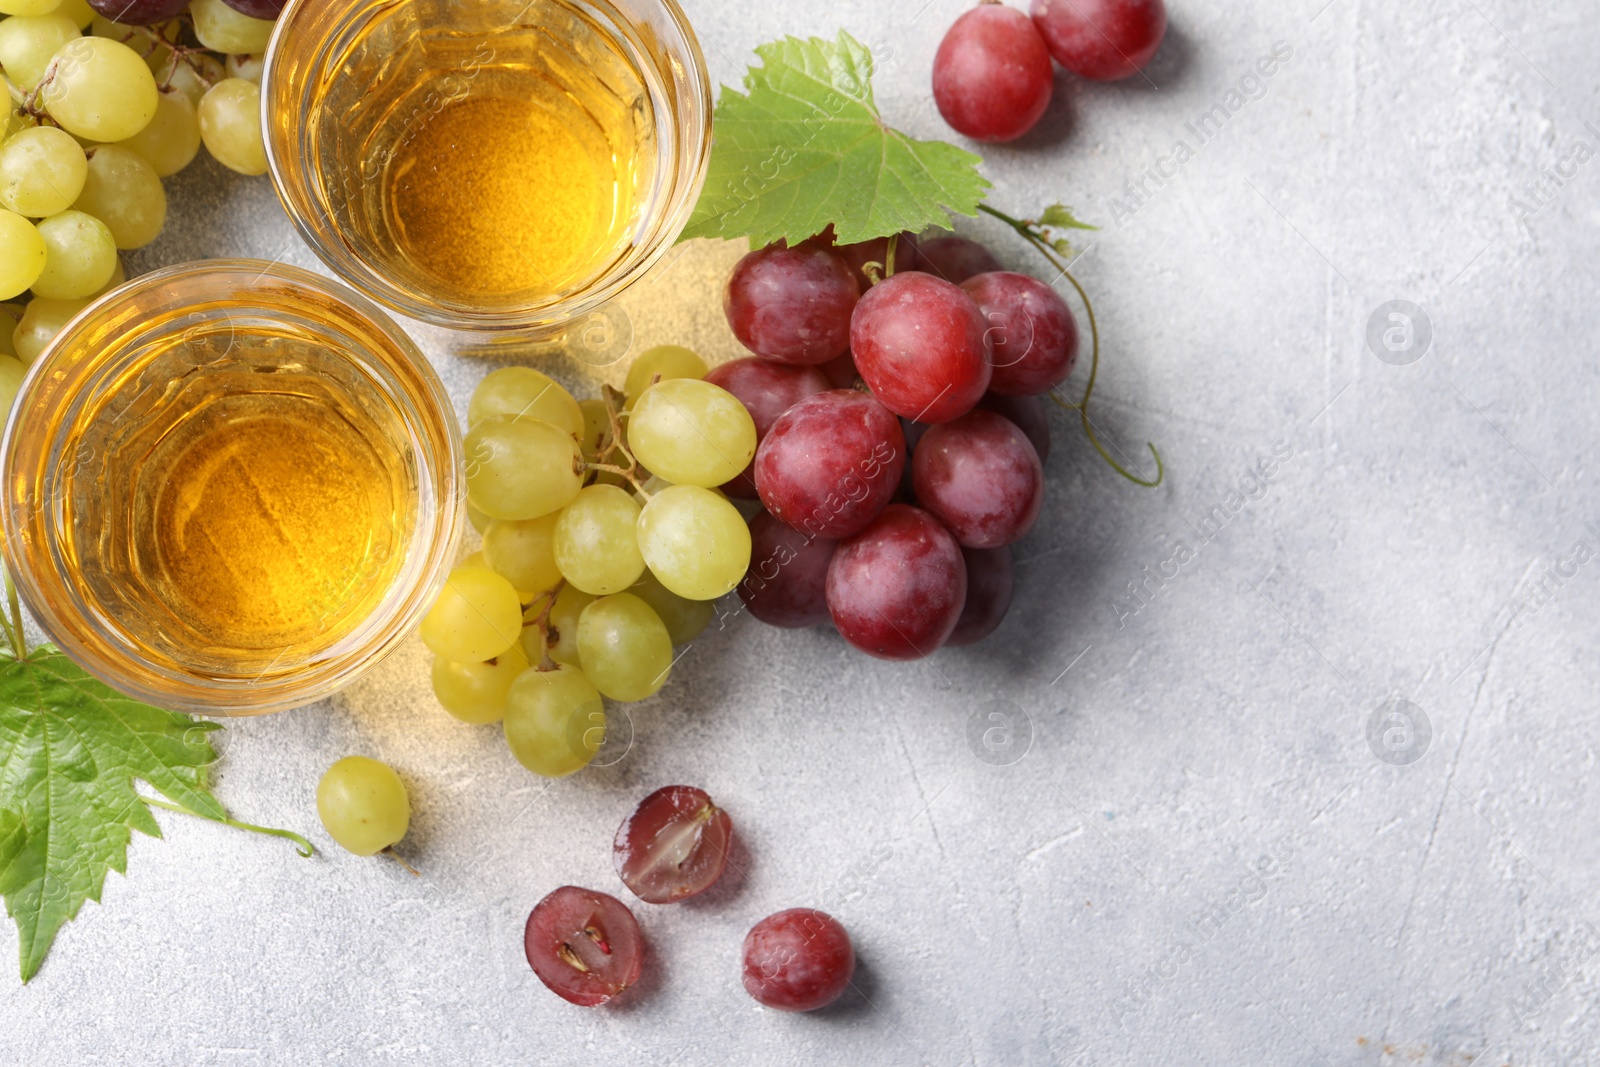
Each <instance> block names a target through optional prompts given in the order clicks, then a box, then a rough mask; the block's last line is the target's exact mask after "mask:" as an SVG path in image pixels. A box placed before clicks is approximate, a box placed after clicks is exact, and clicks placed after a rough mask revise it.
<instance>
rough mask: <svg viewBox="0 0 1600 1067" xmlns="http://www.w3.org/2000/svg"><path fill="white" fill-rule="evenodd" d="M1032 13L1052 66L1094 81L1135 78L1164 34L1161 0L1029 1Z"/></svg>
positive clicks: (1165, 23)
mask: <svg viewBox="0 0 1600 1067" xmlns="http://www.w3.org/2000/svg"><path fill="white" fill-rule="evenodd" d="M1031 13H1032V15H1033V24H1034V25H1035V26H1037V27H1039V32H1040V33H1041V34H1042V35H1043V36H1044V40H1045V44H1047V45H1049V47H1050V54H1051V55H1052V56H1054V57H1055V60H1056V62H1057V63H1060V64H1061V65H1062V66H1063V67H1066V68H1067V69H1068V70H1070V71H1072V73H1074V74H1077V75H1079V76H1080V77H1084V78H1091V79H1093V80H1094V81H1102V82H1109V81H1116V80H1117V79H1118V78H1126V77H1128V76H1129V75H1130V74H1137V73H1138V72H1139V70H1140V69H1141V68H1142V67H1143V66H1144V65H1145V64H1146V63H1148V62H1150V57H1152V56H1154V55H1155V54H1156V49H1157V48H1160V47H1161V38H1162V36H1163V35H1164V34H1165V33H1166V32H1167V5H1166V4H1165V3H1164V2H1163V0H1033V7H1032V9H1031Z"/></svg>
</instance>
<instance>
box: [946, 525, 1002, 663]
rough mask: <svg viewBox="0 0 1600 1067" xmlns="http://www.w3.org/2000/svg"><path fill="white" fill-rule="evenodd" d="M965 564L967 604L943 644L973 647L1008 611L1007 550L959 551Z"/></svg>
mask: <svg viewBox="0 0 1600 1067" xmlns="http://www.w3.org/2000/svg"><path fill="white" fill-rule="evenodd" d="M961 558H962V559H964V560H966V562H967V604H966V606H965V607H964V608H962V609H961V618H960V620H959V621H957V622H956V628H955V630H953V631H952V632H951V634H950V640H948V641H946V642H945V644H946V645H949V646H950V647H951V648H960V647H961V646H963V645H975V644H977V643H978V642H979V641H982V640H983V639H984V638H985V637H988V636H989V635H990V634H992V633H994V632H995V630H996V628H998V627H999V625H1000V623H1001V622H1002V621H1004V619H1005V617H1006V612H1007V611H1009V610H1010V609H1011V591H1012V586H1013V584H1014V581H1015V579H1014V576H1013V572H1012V564H1011V549H1009V548H963V549H962V550H961Z"/></svg>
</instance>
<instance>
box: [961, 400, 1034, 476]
mask: <svg viewBox="0 0 1600 1067" xmlns="http://www.w3.org/2000/svg"><path fill="white" fill-rule="evenodd" d="M978 407H979V408H981V409H982V410H984V411H992V412H994V413H995V414H996V415H1004V416H1005V417H1006V418H1008V419H1010V420H1011V421H1012V422H1014V423H1016V424H1017V429H1019V430H1021V431H1022V432H1023V433H1025V434H1027V435H1028V441H1029V442H1030V443H1032V445H1033V450H1034V451H1035V452H1037V453H1039V462H1040V463H1041V464H1044V463H1047V462H1049V460H1050V417H1049V415H1048V414H1046V409H1045V400H1044V397H1042V396H1001V395H1000V394H999V393H985V394H984V397H983V399H982V400H980V401H978Z"/></svg>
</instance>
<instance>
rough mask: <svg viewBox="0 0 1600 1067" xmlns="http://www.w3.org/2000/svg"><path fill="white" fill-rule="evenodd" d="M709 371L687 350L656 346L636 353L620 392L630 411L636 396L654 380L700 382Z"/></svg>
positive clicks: (673, 346)
mask: <svg viewBox="0 0 1600 1067" xmlns="http://www.w3.org/2000/svg"><path fill="white" fill-rule="evenodd" d="M710 369H711V368H709V367H707V366H706V361H705V360H703V359H701V358H700V357H699V356H697V355H695V353H694V352H693V351H692V350H691V349H687V348H684V347H683V346H682V345H656V346H655V347H654V348H649V349H646V350H645V351H643V352H641V353H639V358H638V359H636V360H634V361H633V365H632V366H630V367H629V368H628V377H627V379H626V381H624V383H623V386H622V391H623V392H624V393H626V394H627V396H628V402H627V405H626V406H627V407H628V408H630V409H631V408H632V407H633V405H634V404H635V403H636V402H637V401H638V399H639V394H640V393H642V392H644V391H645V390H646V389H648V388H650V383H651V382H652V381H654V380H655V379H656V378H658V377H659V378H660V379H661V380H662V381H666V380H667V379H669V378H704V377H705V376H706V372H707V371H709V370H710Z"/></svg>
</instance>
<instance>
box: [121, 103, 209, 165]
mask: <svg viewBox="0 0 1600 1067" xmlns="http://www.w3.org/2000/svg"><path fill="white" fill-rule="evenodd" d="M120 143H121V145H122V146H123V147H124V148H131V149H133V150H134V151H135V152H137V153H139V155H140V156H142V157H144V159H145V161H146V162H148V163H149V164H150V165H151V166H152V167H154V168H155V170H156V174H157V175H159V176H160V177H163V178H169V177H171V176H172V175H174V174H176V173H178V172H179V171H180V170H182V169H183V168H184V167H187V166H188V165H189V164H190V163H191V162H193V161H194V157H195V155H196V154H197V153H198V152H199V151H200V117H199V116H198V115H196V114H195V109H194V104H193V103H192V102H190V100H189V98H188V97H187V96H185V95H184V94H183V93H182V92H181V91H180V90H178V89H175V88H167V89H162V90H161V97H160V99H159V100H158V101H157V102H156V117H155V118H153V119H151V120H150V124H149V125H148V126H146V127H145V128H144V129H142V130H140V131H139V132H138V133H136V134H134V135H133V136H132V137H130V138H128V139H127V140H126V141H122V142H120Z"/></svg>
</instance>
